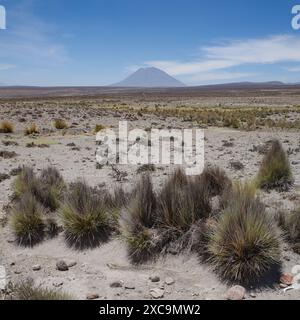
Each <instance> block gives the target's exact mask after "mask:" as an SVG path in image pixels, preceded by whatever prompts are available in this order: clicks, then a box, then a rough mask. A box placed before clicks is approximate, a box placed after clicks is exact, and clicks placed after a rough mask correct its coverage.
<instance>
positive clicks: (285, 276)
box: [280, 273, 294, 286]
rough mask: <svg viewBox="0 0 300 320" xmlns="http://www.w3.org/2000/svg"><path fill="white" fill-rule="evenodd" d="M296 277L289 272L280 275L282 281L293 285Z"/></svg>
mask: <svg viewBox="0 0 300 320" xmlns="http://www.w3.org/2000/svg"><path fill="white" fill-rule="evenodd" d="M293 280H294V277H293V276H292V275H291V274H289V273H285V274H283V275H282V276H281V277H280V283H282V284H285V285H287V286H291V285H292V284H293Z"/></svg>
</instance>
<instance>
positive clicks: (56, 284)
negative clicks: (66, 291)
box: [52, 281, 64, 288]
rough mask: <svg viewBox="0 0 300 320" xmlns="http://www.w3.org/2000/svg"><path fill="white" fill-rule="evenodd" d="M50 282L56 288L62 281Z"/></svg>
mask: <svg viewBox="0 0 300 320" xmlns="http://www.w3.org/2000/svg"><path fill="white" fill-rule="evenodd" d="M52 284H53V286H54V287H56V288H58V287H61V286H62V285H63V284H64V283H63V282H62V281H54V282H53V283H52Z"/></svg>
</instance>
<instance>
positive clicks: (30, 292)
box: [13, 279, 73, 301]
mask: <svg viewBox="0 0 300 320" xmlns="http://www.w3.org/2000/svg"><path fill="white" fill-rule="evenodd" d="M13 298H14V299H15V300H36V301H41V300H72V299H73V297H72V296H70V295H69V294H67V293H64V292H61V291H57V290H53V289H49V288H42V287H41V286H37V285H35V284H34V281H33V280H32V279H27V280H25V281H22V282H20V283H18V284H17V285H15V286H14V287H13Z"/></svg>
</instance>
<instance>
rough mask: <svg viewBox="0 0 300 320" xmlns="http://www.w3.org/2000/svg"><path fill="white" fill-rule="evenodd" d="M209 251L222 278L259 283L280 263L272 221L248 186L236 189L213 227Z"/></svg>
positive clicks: (277, 243) (277, 240) (240, 186)
mask: <svg viewBox="0 0 300 320" xmlns="http://www.w3.org/2000/svg"><path fill="white" fill-rule="evenodd" d="M249 188H250V190H249ZM207 253H208V255H209V260H210V261H211V263H212V264H213V265H214V267H215V270H216V272H217V273H218V274H219V275H220V277H221V278H222V279H224V280H229V281H233V282H238V283H252V282H257V281H259V280H260V279H261V278H262V277H263V276H264V275H265V274H266V273H267V272H268V271H270V270H272V268H273V267H274V266H276V265H278V264H279V261H280V251H279V239H278V236H277V234H276V232H275V230H274V223H273V220H272V219H270V218H269V217H268V216H267V214H266V212H265V207H264V205H263V204H262V203H261V202H260V201H259V199H258V198H257V197H256V196H255V195H253V189H252V187H249V185H247V184H245V185H239V187H238V188H233V191H232V194H231V200H230V201H229V202H228V205H227V207H226V208H225V209H224V211H223V212H222V214H221V215H220V217H219V219H218V222H217V223H216V224H215V225H214V226H213V228H212V229H211V232H210V234H209V239H208V246H207Z"/></svg>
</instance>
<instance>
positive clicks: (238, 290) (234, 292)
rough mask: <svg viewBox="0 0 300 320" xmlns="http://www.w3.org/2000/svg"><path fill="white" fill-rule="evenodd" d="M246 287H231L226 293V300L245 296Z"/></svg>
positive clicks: (239, 298) (240, 298) (241, 298)
mask: <svg viewBox="0 0 300 320" xmlns="http://www.w3.org/2000/svg"><path fill="white" fill-rule="evenodd" d="M245 294H246V289H245V288H244V287H242V286H234V287H231V288H230V289H229V290H228V291H227V293H226V299H227V300H243V299H244V298H245Z"/></svg>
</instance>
